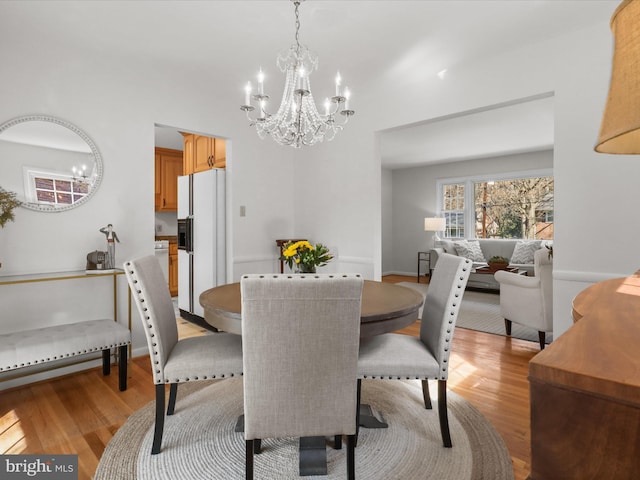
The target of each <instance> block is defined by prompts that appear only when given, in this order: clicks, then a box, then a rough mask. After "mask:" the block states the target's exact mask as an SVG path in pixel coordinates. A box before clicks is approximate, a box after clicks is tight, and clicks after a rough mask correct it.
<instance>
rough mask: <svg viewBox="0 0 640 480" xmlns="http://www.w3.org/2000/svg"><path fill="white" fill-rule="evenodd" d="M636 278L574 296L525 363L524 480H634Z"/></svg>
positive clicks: (638, 372)
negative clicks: (562, 325)
mask: <svg viewBox="0 0 640 480" xmlns="http://www.w3.org/2000/svg"><path fill="white" fill-rule="evenodd" d="M639 272H640V271H639ZM639 272H636V274H635V275H633V276H631V277H626V278H620V279H614V280H607V281H604V282H600V283H597V284H594V285H592V286H590V287H588V288H587V289H585V290H584V291H582V292H581V293H580V294H578V296H576V298H575V299H574V302H573V318H574V322H575V323H574V325H573V326H572V327H571V328H570V329H569V330H568V331H567V332H565V333H564V334H563V335H561V336H560V337H559V338H558V339H557V340H555V341H554V342H553V343H552V344H551V345H549V347H547V348H546V349H545V350H543V351H542V352H540V353H539V354H538V355H536V356H535V357H534V358H533V359H532V360H531V363H530V364H529V381H530V395H531V474H530V477H529V478H530V479H531V480H551V479H553V480H558V479H580V480H583V479H605V478H606V479H607V480H611V479H637V478H640V274H639Z"/></svg>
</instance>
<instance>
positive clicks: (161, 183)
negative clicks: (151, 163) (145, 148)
mask: <svg viewBox="0 0 640 480" xmlns="http://www.w3.org/2000/svg"><path fill="white" fill-rule="evenodd" d="M155 168H156V170H155V208H156V212H177V211H178V177H179V176H180V175H182V170H183V154H182V152H181V151H180V150H173V149H170V148H161V147H156V162H155Z"/></svg>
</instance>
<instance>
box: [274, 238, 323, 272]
mask: <svg viewBox="0 0 640 480" xmlns="http://www.w3.org/2000/svg"><path fill="white" fill-rule="evenodd" d="M332 258H333V255H331V254H330V253H329V249H328V248H327V247H325V246H324V245H322V244H321V243H316V245H315V246H314V245H311V244H310V243H309V242H308V241H306V240H302V241H299V242H288V243H285V244H284V245H283V251H282V256H281V257H280V260H282V261H284V262H285V263H286V264H287V265H288V266H289V268H291V269H293V267H294V266H295V267H296V270H297V271H299V272H300V273H315V271H316V267H324V266H325V265H326V264H327V263H328V262H329V261H330V260H331V259H332Z"/></svg>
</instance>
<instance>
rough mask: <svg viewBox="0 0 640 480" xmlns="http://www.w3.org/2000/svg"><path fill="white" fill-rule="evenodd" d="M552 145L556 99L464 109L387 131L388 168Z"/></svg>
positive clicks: (383, 141) (385, 157)
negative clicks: (466, 110) (474, 109)
mask: <svg viewBox="0 0 640 480" xmlns="http://www.w3.org/2000/svg"><path fill="white" fill-rule="evenodd" d="M551 148H553V97H552V96H550V95H549V96H544V97H543V98H539V97H537V98H533V99H523V100H522V101H519V102H517V103H511V104H508V105H494V106H491V107H487V108H483V109H479V110H478V111H474V112H460V113H459V114H456V115H452V116H448V117H446V118H436V119H433V120H429V121H427V122H423V123H419V124H416V125H407V126H403V127H399V128H394V129H391V130H389V131H386V132H384V133H382V135H381V141H380V152H381V156H382V159H383V161H382V164H383V166H384V167H385V168H390V169H394V168H406V167H412V166H416V165H433V164H437V163H445V162H452V161H460V160H471V159H475V158H486V157H492V156H501V155H508V154H515V153H523V152H533V151H537V150H545V149H551Z"/></svg>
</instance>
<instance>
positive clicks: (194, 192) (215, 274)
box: [178, 168, 227, 323]
mask: <svg viewBox="0 0 640 480" xmlns="http://www.w3.org/2000/svg"><path fill="white" fill-rule="evenodd" d="M225 239H226V235H225V171H224V169H217V168H215V169H212V170H207V171H205V172H199V173H194V174H191V175H185V176H181V177H178V308H179V309H180V315H181V316H182V317H183V318H185V319H187V320H192V321H196V322H197V323H202V321H203V319H204V310H203V308H202V306H201V305H200V302H199V301H198V299H199V297H200V294H201V293H202V292H203V291H204V290H207V289H209V288H212V287H215V286H217V285H223V284H225V283H227V282H226V278H227V269H226V265H227V261H226V241H225Z"/></svg>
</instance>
